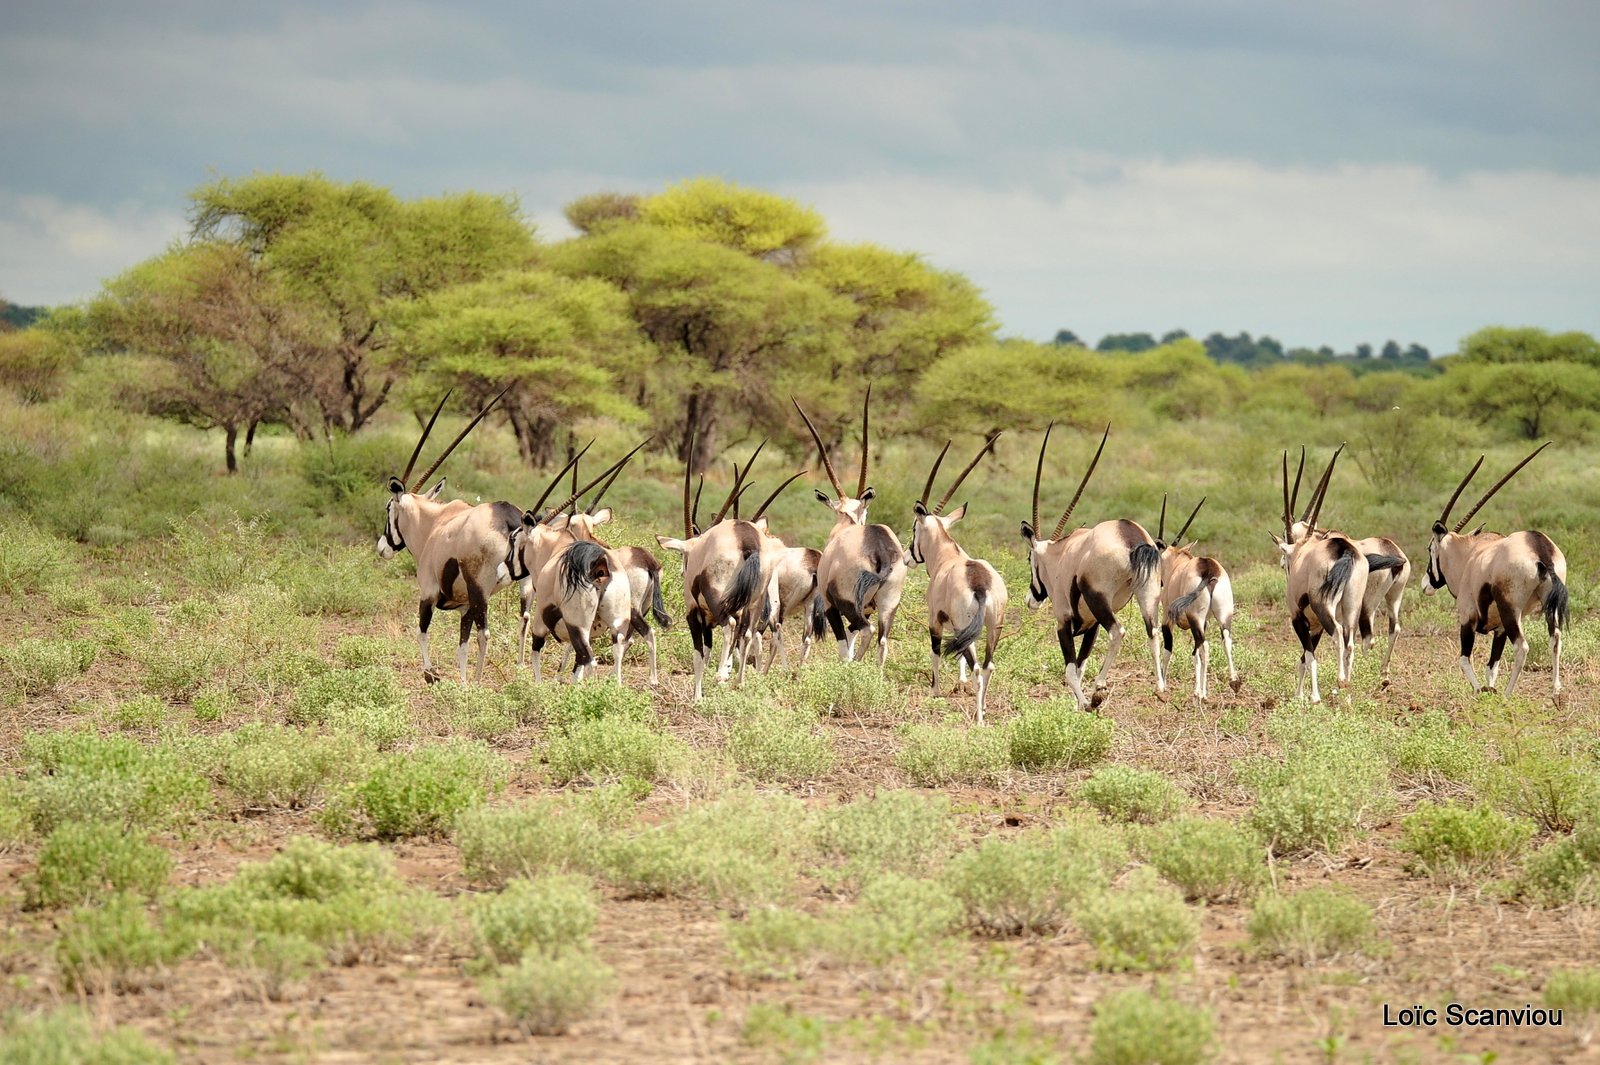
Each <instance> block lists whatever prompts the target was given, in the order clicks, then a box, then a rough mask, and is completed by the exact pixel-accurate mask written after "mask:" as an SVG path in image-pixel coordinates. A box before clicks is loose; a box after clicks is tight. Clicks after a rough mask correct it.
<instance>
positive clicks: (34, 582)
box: [0, 518, 77, 596]
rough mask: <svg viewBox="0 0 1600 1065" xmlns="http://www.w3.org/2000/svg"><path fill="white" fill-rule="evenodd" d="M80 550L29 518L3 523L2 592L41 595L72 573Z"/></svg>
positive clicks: (0, 552)
mask: <svg viewBox="0 0 1600 1065" xmlns="http://www.w3.org/2000/svg"><path fill="white" fill-rule="evenodd" d="M76 555H77V553H76V550H75V549H74V547H73V545H72V544H71V543H69V542H68V541H65V540H61V539H58V538H56V537H54V536H52V535H50V534H49V533H48V532H45V531H44V530H42V529H39V528H37V527H36V526H35V525H34V524H33V523H32V522H30V521H27V520H22V521H17V520H15V519H11V518H8V519H7V521H6V523H5V524H4V525H3V526H0V592H4V593H5V594H6V595H10V596H18V595H37V594H39V593H40V592H43V591H44V590H45V589H47V588H49V587H50V586H52V585H54V584H56V583H57V582H59V581H62V580H64V579H66V578H67V577H70V576H71V575H72V571H73V569H74V568H75V567H76V565H77V558H76Z"/></svg>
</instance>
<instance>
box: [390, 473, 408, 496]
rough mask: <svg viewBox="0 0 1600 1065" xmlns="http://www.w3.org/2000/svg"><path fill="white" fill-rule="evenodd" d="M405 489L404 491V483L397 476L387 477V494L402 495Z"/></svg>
mask: <svg viewBox="0 0 1600 1065" xmlns="http://www.w3.org/2000/svg"><path fill="white" fill-rule="evenodd" d="M405 491H406V483H405V482H404V481H402V480H401V479H400V478H398V477H391V478H389V494H390V495H397V496H398V495H404V494H405Z"/></svg>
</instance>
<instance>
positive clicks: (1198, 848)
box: [1139, 817, 1266, 902]
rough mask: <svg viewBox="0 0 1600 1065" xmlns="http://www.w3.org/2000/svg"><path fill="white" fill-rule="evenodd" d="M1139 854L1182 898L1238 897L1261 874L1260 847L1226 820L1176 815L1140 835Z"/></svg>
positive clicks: (1263, 853) (1263, 854)
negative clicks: (1174, 886)
mask: <svg viewBox="0 0 1600 1065" xmlns="http://www.w3.org/2000/svg"><path fill="white" fill-rule="evenodd" d="M1139 850H1140V853H1141V855H1142V856H1143V858H1144V860H1145V861H1147V862H1149V863H1150V865H1151V867H1152V868H1154V869H1155V870H1156V871H1157V872H1158V873H1160V874H1161V875H1162V876H1164V877H1165V878H1166V879H1167V880H1168V881H1170V882H1171V883H1172V884H1174V885H1176V886H1177V888H1178V889H1179V890H1180V891H1182V892H1183V893H1184V895H1185V896H1186V897H1187V898H1190V899H1201V900H1205V901H1207V902H1221V901H1224V900H1227V899H1234V898H1242V897H1246V896H1248V895H1249V894H1250V893H1251V892H1252V891H1254V890H1255V888H1256V887H1257V885H1259V884H1260V883H1261V881H1262V880H1263V879H1265V877H1266V848H1265V847H1263V846H1262V845H1261V843H1260V841H1259V840H1257V839H1256V838H1255V837H1254V836H1253V835H1252V834H1251V833H1250V832H1248V831H1246V830H1245V829H1243V828H1241V827H1239V826H1238V825H1236V824H1234V823H1233V822H1232V821H1226V820H1222V819H1220V818H1207V817H1180V818H1176V819H1174V820H1171V821H1167V822H1164V823H1162V824H1159V825H1155V826H1154V827H1152V828H1150V829H1148V830H1147V831H1146V832H1145V833H1143V834H1142V835H1141V837H1140V841H1139Z"/></svg>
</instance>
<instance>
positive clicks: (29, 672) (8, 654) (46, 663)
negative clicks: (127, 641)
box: [0, 639, 95, 696]
mask: <svg viewBox="0 0 1600 1065" xmlns="http://www.w3.org/2000/svg"><path fill="white" fill-rule="evenodd" d="M94 659H95V645H94V644H93V643H92V642H90V641H88V640H62V639H46V640H39V639H23V640H16V641H14V642H11V643H7V644H5V645H3V646H0V666H4V667H5V671H6V673H7V674H9V675H10V677H11V683H12V686H13V687H15V688H16V690H17V691H19V692H21V693H22V694H23V695H30V696H31V695H43V694H45V693H46V692H50V691H54V690H55V689H57V688H59V687H61V685H63V684H65V683H66V682H67V681H69V680H72V679H73V678H75V677H79V676H82V675H83V674H84V673H85V672H87V671H88V669H89V667H90V666H92V665H94Z"/></svg>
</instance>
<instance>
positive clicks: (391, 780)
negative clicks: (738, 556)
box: [323, 740, 508, 839]
mask: <svg viewBox="0 0 1600 1065" xmlns="http://www.w3.org/2000/svg"><path fill="white" fill-rule="evenodd" d="M507 772H508V771H507V767H506V763H505V759H503V758H501V757H500V756H499V755H497V754H495V753H494V752H493V751H491V750H490V749H489V748H488V747H486V746H484V745H483V744H482V743H479V742H472V741H467V740H452V741H450V742H448V743H442V744H430V745H428V746H425V747H420V748H418V749H417V750H415V751H410V752H406V753H403V754H392V755H388V756H386V757H385V758H384V759H383V760H382V761H380V762H378V763H377V765H376V766H374V767H373V768H372V770H371V772H369V773H368V774H367V776H366V779H365V780H363V781H361V782H360V783H358V784H355V785H353V786H352V787H350V788H349V789H347V790H346V791H345V792H343V793H342V794H341V795H340V796H339V797H338V799H337V800H335V801H333V802H330V804H329V806H328V809H327V810H326V811H325V812H324V817H323V822H324V824H325V825H326V826H327V827H328V828H330V829H332V830H336V831H339V832H343V833H349V832H359V831H360V830H362V829H363V828H365V829H366V830H368V831H370V832H371V833H372V834H373V835H375V836H377V837H378V838H379V839H400V838H402V837H405V836H443V835H447V834H448V833H449V832H450V830H451V829H452V828H453V827H454V825H455V822H456V818H458V817H459V816H461V814H462V813H464V812H465V811H467V810H470V809H472V808H473V807H475V806H479V805H481V804H482V803H483V802H484V800H485V799H486V798H488V796H489V795H491V794H494V793H495V792H498V791H499V790H500V789H501V788H503V787H504V786H505V783H506V777H507Z"/></svg>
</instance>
